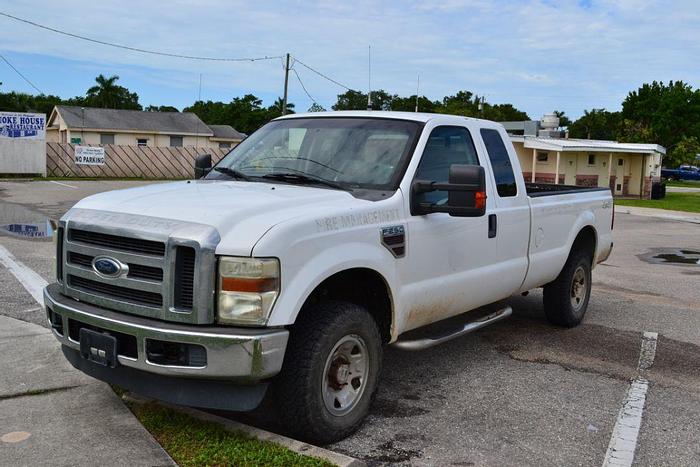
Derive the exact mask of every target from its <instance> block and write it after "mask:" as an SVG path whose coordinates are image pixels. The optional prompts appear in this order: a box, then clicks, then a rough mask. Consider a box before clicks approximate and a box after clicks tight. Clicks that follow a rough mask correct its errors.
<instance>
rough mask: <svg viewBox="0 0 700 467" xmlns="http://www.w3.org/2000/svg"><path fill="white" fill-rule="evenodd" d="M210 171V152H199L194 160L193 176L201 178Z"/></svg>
mask: <svg viewBox="0 0 700 467" xmlns="http://www.w3.org/2000/svg"><path fill="white" fill-rule="evenodd" d="M209 172H211V154H200V155H198V156H197V158H196V159H195V160H194V178H195V179H198V178H203V177H204V176H205V175H206V174H208V173H209Z"/></svg>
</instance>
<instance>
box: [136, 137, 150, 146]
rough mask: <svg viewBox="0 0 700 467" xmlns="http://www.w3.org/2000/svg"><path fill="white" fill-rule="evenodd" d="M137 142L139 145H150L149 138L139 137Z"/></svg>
mask: <svg viewBox="0 0 700 467" xmlns="http://www.w3.org/2000/svg"><path fill="white" fill-rule="evenodd" d="M136 144H137V145H138V146H148V139H147V138H139V139H137V140H136Z"/></svg>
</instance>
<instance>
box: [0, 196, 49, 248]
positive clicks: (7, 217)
mask: <svg viewBox="0 0 700 467" xmlns="http://www.w3.org/2000/svg"><path fill="white" fill-rule="evenodd" d="M53 233H54V229H53V227H52V225H51V220H50V219H49V218H48V217H46V216H45V215H44V214H41V213H39V212H36V211H32V210H31V209H27V208H25V207H23V206H19V205H17V204H11V203H0V234H3V235H8V236H11V237H17V238H22V239H25V240H35V241H42V240H47V241H50V240H51V237H53Z"/></svg>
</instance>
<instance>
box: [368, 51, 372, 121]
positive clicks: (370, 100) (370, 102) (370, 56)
mask: <svg viewBox="0 0 700 467" xmlns="http://www.w3.org/2000/svg"><path fill="white" fill-rule="evenodd" d="M367 110H372V46H371V45H369V46H367Z"/></svg>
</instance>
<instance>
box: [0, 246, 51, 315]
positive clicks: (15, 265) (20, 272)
mask: <svg viewBox="0 0 700 467" xmlns="http://www.w3.org/2000/svg"><path fill="white" fill-rule="evenodd" d="M0 264H2V265H3V266H5V267H6V268H7V270H8V271H10V272H11V273H12V275H13V276H15V277H16V278H17V280H18V281H19V283H20V284H22V287H24V288H25V289H27V292H29V293H30V294H31V296H32V297H34V300H36V301H37V303H38V304H39V305H41V306H42V307H43V306H44V287H46V286H47V285H48V282H46V281H45V280H44V278H43V277H41V276H40V275H39V274H37V273H36V272H34V271H33V270H32V269H29V268H28V267H27V266H25V265H24V264H22V262H21V261H18V260H17V259H16V258H15V257H14V256H12V253H10V252H9V251H8V250H7V248H5V247H4V246H2V245H0Z"/></svg>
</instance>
